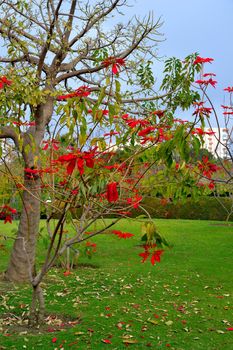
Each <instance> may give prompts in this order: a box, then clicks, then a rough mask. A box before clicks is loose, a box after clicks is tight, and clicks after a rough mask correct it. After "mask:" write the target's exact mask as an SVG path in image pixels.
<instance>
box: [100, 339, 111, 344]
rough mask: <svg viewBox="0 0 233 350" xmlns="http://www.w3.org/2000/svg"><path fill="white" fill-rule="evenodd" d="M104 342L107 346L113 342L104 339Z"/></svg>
mask: <svg viewBox="0 0 233 350" xmlns="http://www.w3.org/2000/svg"><path fill="white" fill-rule="evenodd" d="M102 342H103V343H105V344H112V342H111V340H109V339H102Z"/></svg>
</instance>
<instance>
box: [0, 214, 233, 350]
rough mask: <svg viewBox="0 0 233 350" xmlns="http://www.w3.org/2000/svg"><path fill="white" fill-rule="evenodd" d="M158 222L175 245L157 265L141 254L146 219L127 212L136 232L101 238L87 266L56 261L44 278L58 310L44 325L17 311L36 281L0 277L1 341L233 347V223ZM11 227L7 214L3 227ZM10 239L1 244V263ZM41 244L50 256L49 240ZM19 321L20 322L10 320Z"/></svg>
mask: <svg viewBox="0 0 233 350" xmlns="http://www.w3.org/2000/svg"><path fill="white" fill-rule="evenodd" d="M155 222H156V224H157V226H158V228H159V231H160V232H161V233H162V234H163V235H164V236H165V238H166V239H167V240H168V241H169V243H170V244H171V245H173V248H172V249H170V250H167V251H166V253H165V254H164V255H163V256H162V261H161V263H160V264H156V265H155V266H154V267H153V266H152V265H151V264H150V262H149V261H148V262H145V263H144V264H142V263H141V262H140V260H141V258H140V257H139V256H138V254H139V253H140V252H142V251H143V249H142V248H141V247H139V244H140V236H141V234H140V223H137V222H133V221H128V222H127V221H126V220H125V221H122V222H121V223H120V224H118V225H117V228H118V229H122V230H124V231H127V232H132V233H134V234H135V237H133V238H130V239H127V240H120V239H118V238H117V237H116V236H113V235H110V234H108V235H107V234H102V235H101V236H99V237H96V238H93V239H92V242H95V243H97V253H96V254H95V255H94V256H93V258H92V259H91V260H88V258H87V257H85V256H81V257H80V259H79V263H80V264H85V263H91V264H93V267H92V266H89V267H84V266H85V265H83V266H80V267H79V268H78V269H76V270H75V271H74V272H72V274H71V275H69V276H66V277H65V276H64V275H63V272H64V269H57V268H53V269H52V270H51V271H50V273H49V276H48V278H47V280H46V281H45V283H44V284H43V285H44V290H45V293H46V306H47V312H48V315H50V316H48V318H47V321H46V325H45V327H44V328H43V332H42V331H41V330H40V329H38V330H36V331H34V332H31V331H29V330H27V329H26V328H25V327H23V326H21V325H20V324H19V323H20V319H17V318H16V316H18V317H19V316H20V315H22V314H23V315H26V314H27V312H28V308H29V303H30V295H31V290H30V288H29V287H28V286H24V285H23V286H14V285H11V284H8V285H7V284H5V283H3V282H0V313H1V316H0V349H46V350H47V349H55V348H57V349H59V348H63V349H81V350H87V349H91V350H104V349H112V350H113V349H115V350H121V349H126V348H127V347H128V348H129V349H134V350H139V349H140V350H143V349H147V348H148V349H150V348H151V349H153V350H157V349H176V350H184V349H185V350H196V349H200V350H222V349H224V350H232V349H233V331H228V330H227V328H229V327H233V303H232V301H233V278H232V266H233V264H232V260H233V227H232V226H231V227H230V226H222V225H216V224H218V223H217V222H210V221H191V220H186V221H185V220H155ZM9 227H10V228H9ZM11 228H12V227H11V226H10V225H8V226H7V225H4V224H2V222H1V224H0V233H7V232H6V230H8V229H9V230H10V229H11ZM0 243H3V241H1V242H0ZM10 243H11V242H10V241H7V244H9V246H7V250H6V251H5V250H2V249H1V259H0V270H1V271H3V270H4V269H5V267H6V265H7V259H8V248H9V247H10ZM39 251H40V252H41V255H40V259H42V255H43V251H44V249H43V245H42V242H41V243H40V246H39ZM94 267H95V268H94ZM51 315H53V316H51ZM55 315H56V316H55ZM61 315H63V316H64V315H66V316H67V318H66V320H65V321H59V320H60V318H62V316H61ZM6 316H7V317H8V323H9V325H7V319H6ZM79 318H80V322H79V323H77V324H75V320H77V319H79ZM72 321H74V322H73V323H72ZM14 322H15V323H17V325H18V326H17V327H18V328H17V327H16V326H14V327H12V326H10V323H14ZM3 323H4V324H3ZM21 323H23V321H21ZM61 323H63V324H62V325H61ZM53 338H56V339H54V343H53V342H52V339H53ZM55 340H56V341H55Z"/></svg>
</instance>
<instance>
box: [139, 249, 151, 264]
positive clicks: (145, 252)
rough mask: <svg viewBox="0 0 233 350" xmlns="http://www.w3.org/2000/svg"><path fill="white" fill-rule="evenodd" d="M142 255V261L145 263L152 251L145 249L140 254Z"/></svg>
mask: <svg viewBox="0 0 233 350" xmlns="http://www.w3.org/2000/svg"><path fill="white" fill-rule="evenodd" d="M138 255H139V256H141V257H142V263H144V262H145V261H146V260H147V259H148V258H149V256H150V252H149V251H148V250H145V251H144V252H143V253H140V254H138Z"/></svg>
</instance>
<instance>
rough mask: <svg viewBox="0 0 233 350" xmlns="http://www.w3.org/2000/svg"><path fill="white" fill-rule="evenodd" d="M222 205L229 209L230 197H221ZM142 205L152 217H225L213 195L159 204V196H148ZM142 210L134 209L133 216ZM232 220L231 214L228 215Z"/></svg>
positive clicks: (224, 212) (225, 213)
mask: <svg viewBox="0 0 233 350" xmlns="http://www.w3.org/2000/svg"><path fill="white" fill-rule="evenodd" d="M221 202H222V203H223V204H224V206H225V207H226V208H228V209H230V207H231V205H232V200H231V199H230V198H227V197H226V198H221ZM142 206H143V207H144V208H145V209H146V210H147V211H148V212H149V214H150V215H151V216H152V217H153V218H164V219H196V220H219V221H224V220H226V218H227V212H226V210H225V209H224V208H223V207H222V206H221V205H220V203H219V202H218V201H217V200H216V199H215V198H214V197H201V198H200V199H199V200H196V201H194V200H193V199H190V198H187V200H186V201H183V202H181V201H180V202H177V203H176V204H175V203H172V202H171V203H168V204H166V205H162V204H161V199H160V198H150V197H148V198H147V199H146V200H144V202H143V203H142ZM143 213H144V212H143V211H142V210H135V211H134V212H133V216H137V215H140V214H143ZM230 221H233V215H231V217H230Z"/></svg>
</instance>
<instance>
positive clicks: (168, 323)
mask: <svg viewBox="0 0 233 350" xmlns="http://www.w3.org/2000/svg"><path fill="white" fill-rule="evenodd" d="M165 324H166V325H167V326H171V325H172V324H173V321H171V320H169V321H167V322H165Z"/></svg>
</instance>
